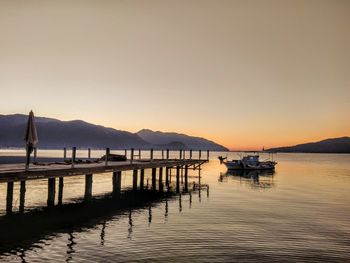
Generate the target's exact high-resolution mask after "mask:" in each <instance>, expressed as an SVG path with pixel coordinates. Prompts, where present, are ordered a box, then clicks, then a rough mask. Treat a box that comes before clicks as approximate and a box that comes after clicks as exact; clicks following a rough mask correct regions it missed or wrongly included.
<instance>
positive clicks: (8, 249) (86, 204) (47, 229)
mask: <svg viewBox="0 0 350 263" xmlns="http://www.w3.org/2000/svg"><path fill="white" fill-rule="evenodd" d="M196 177H197V176H196ZM197 178H198V177H197ZM169 179H170V178H169ZM186 189H187V190H186ZM203 190H205V191H206V195H207V196H209V186H208V185H202V184H200V183H196V182H190V183H188V184H187V187H186V186H185V185H181V187H180V188H179V189H177V188H176V182H174V183H170V180H169V184H168V187H166V190H165V191H154V189H152V188H149V189H147V188H146V187H145V188H144V189H138V190H136V191H135V190H133V189H132V188H130V189H127V190H126V191H122V192H121V193H120V195H119V196H118V197H115V196H114V195H113V193H111V194H108V195H104V196H97V198H93V199H90V200H89V201H83V202H79V203H71V204H61V205H57V206H55V207H54V208H49V207H45V208H41V209H38V210H32V211H29V212H27V213H13V214H11V215H7V216H3V217H0V232H1V235H0V244H1V245H0V258H1V255H2V254H7V253H15V254H17V255H18V254H19V253H20V254H21V256H22V257H23V260H25V252H26V251H27V250H28V249H32V247H33V245H34V246H35V247H37V246H38V245H37V244H38V243H41V241H42V240H47V239H51V238H53V237H55V236H56V235H57V234H59V233H61V234H62V233H63V234H64V233H66V234H67V235H68V237H67V252H66V254H67V257H66V261H67V262H71V261H73V256H74V253H75V245H76V243H77V241H76V240H75V233H76V232H81V231H84V230H86V229H92V228H96V227H97V226H100V227H101V233H100V244H101V245H104V243H105V238H106V235H108V221H109V220H111V219H113V220H115V219H116V218H118V217H120V216H128V236H127V237H128V238H129V239H132V234H133V227H134V223H133V214H134V213H137V211H140V210H146V211H147V210H148V217H147V219H146V220H145V221H146V222H147V223H148V224H151V223H152V209H153V207H154V206H159V205H160V204H164V210H165V212H164V220H165V222H166V221H167V219H168V217H169V201H171V200H173V201H175V202H176V201H177V203H178V207H179V212H181V211H182V206H183V205H184V203H183V202H184V201H187V202H188V203H189V205H188V206H189V207H191V206H192V198H193V197H194V196H198V200H201V196H202V192H203ZM178 191H179V192H178ZM185 197H187V198H185ZM184 198H185V199H184ZM112 234H113V233H109V235H112ZM39 247H40V245H39Z"/></svg>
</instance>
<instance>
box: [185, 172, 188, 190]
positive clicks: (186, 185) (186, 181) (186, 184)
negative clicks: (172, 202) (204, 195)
mask: <svg viewBox="0 0 350 263" xmlns="http://www.w3.org/2000/svg"><path fill="white" fill-rule="evenodd" d="M185 192H186V193H187V192H188V165H186V166H185Z"/></svg>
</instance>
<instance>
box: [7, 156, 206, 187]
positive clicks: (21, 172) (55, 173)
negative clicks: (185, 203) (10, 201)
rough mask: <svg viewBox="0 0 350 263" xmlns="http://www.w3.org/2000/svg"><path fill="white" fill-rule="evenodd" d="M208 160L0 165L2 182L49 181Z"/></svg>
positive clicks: (201, 162)
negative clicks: (57, 178) (28, 167)
mask: <svg viewBox="0 0 350 263" xmlns="http://www.w3.org/2000/svg"><path fill="white" fill-rule="evenodd" d="M206 162H207V160H194V159H192V160H189V159H182V160H176V159H173V160H159V159H157V160H156V159H154V160H152V161H151V160H149V159H144V160H134V162H133V163H130V161H124V162H112V161H109V162H108V165H105V163H104V162H102V163H89V164H87V163H84V164H82V163H75V164H74V167H72V166H71V165H69V164H67V165H65V164H51V165H49V164H43V165H31V166H30V169H29V170H28V171H26V170H25V165H24V164H2V165H0V182H9V181H13V182H15V181H23V180H35V179H47V178H55V177H66V176H77V175H85V174H98V173H106V172H115V171H131V170H141V169H152V168H160V167H168V168H172V167H178V166H179V167H183V166H186V165H187V166H198V165H201V164H204V163H206Z"/></svg>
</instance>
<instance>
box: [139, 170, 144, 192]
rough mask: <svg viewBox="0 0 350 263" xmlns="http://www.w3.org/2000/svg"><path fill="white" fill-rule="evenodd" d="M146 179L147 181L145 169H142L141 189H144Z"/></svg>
mask: <svg viewBox="0 0 350 263" xmlns="http://www.w3.org/2000/svg"><path fill="white" fill-rule="evenodd" d="M144 181H145V169H141V172H140V189H141V190H143V187H144Z"/></svg>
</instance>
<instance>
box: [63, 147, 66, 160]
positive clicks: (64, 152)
mask: <svg viewBox="0 0 350 263" xmlns="http://www.w3.org/2000/svg"><path fill="white" fill-rule="evenodd" d="M66 159H67V148H66V147H65V148H63V160H66Z"/></svg>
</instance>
